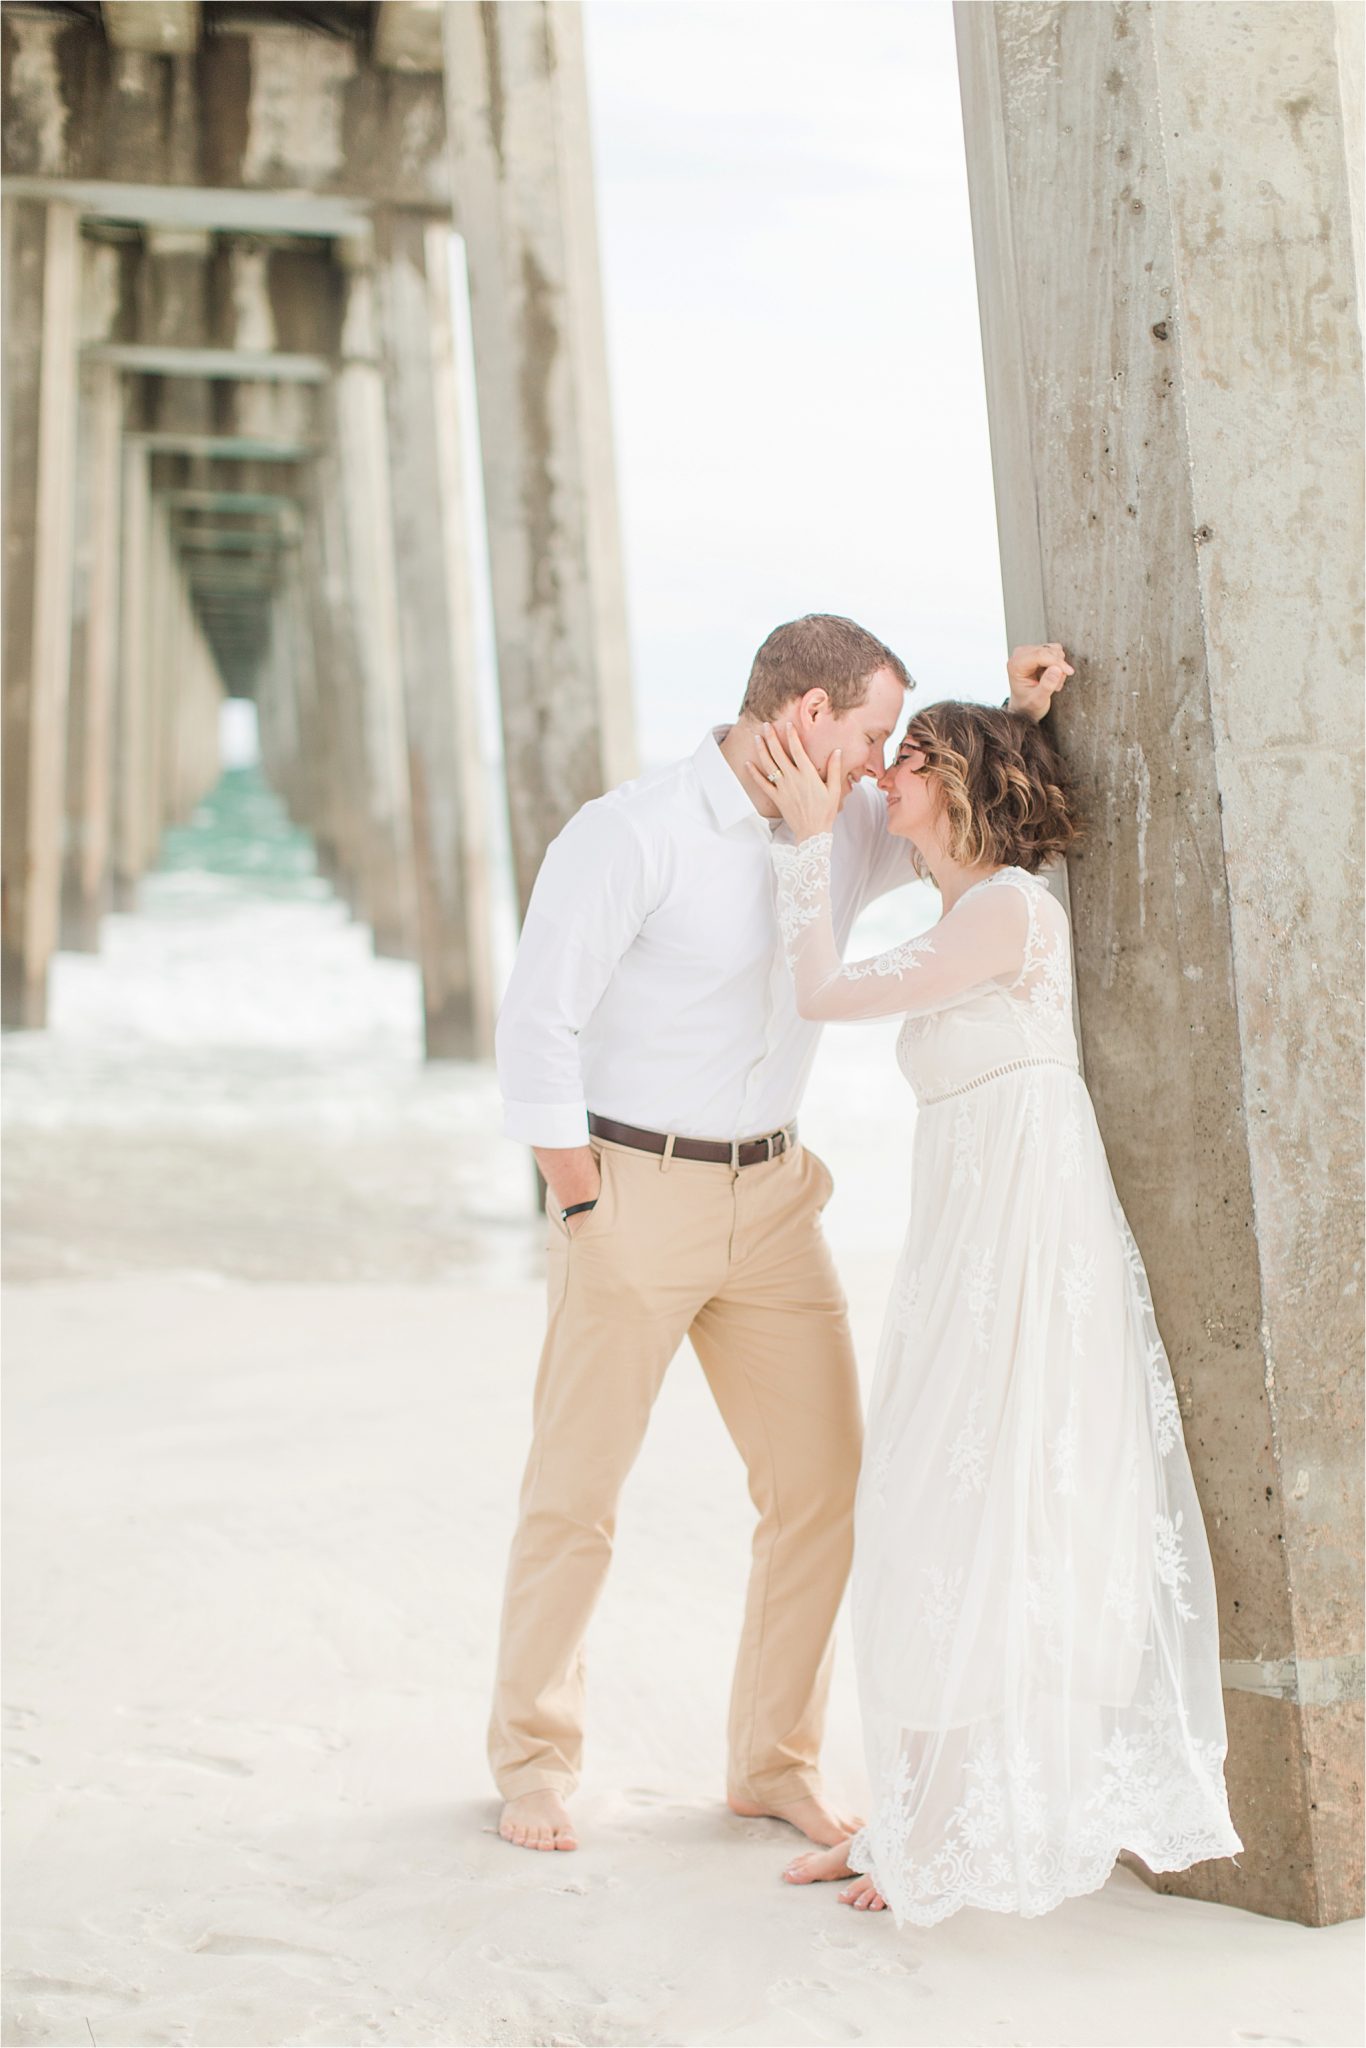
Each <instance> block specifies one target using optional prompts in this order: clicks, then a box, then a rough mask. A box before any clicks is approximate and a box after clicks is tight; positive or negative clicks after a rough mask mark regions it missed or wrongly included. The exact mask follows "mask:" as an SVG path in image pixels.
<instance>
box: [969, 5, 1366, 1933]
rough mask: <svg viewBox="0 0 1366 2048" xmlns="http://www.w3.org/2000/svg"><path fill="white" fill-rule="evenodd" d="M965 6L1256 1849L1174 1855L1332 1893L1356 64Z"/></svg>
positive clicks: (1096, 958)
mask: <svg viewBox="0 0 1366 2048" xmlns="http://www.w3.org/2000/svg"><path fill="white" fill-rule="evenodd" d="M956 18H957V26H958V37H959V57H960V69H961V77H962V86H963V104H964V114H965V126H966V133H967V142H968V162H969V186H970V193H971V201H972V213H973V233H974V240H975V244H976V250H977V265H978V278H979V289H980V297H981V308H982V322H983V343H984V352H985V358H986V366H987V386H988V401H989V407H990V414H991V428H992V449H993V461H994V466H995V471H996V483H997V501H998V514H999V519H1000V527H1001V544H1002V557H1003V565H1004V574H1005V583H1006V597H1007V626H1008V628H1009V630H1010V632H1011V634H1012V636H1014V637H1021V636H1023V637H1026V638H1032V637H1037V636H1038V635H1039V634H1040V633H1041V632H1042V631H1043V630H1045V629H1046V632H1047V634H1048V635H1049V636H1050V637H1055V638H1058V639H1060V640H1062V641H1063V642H1064V643H1065V644H1066V646H1067V647H1068V649H1069V651H1070V652H1072V653H1073V655H1074V658H1076V659H1077V666H1078V673H1077V676H1076V679H1075V681H1074V682H1073V683H1072V684H1071V685H1070V686H1069V688H1068V691H1067V693H1066V696H1065V697H1064V698H1063V699H1062V700H1061V702H1060V704H1059V708H1058V712H1057V713H1056V714H1055V716H1056V717H1057V718H1058V719H1059V721H1060V728H1061V737H1062V739H1063V742H1064V745H1065V748H1066V751H1067V753H1068V755H1069V757H1070V759H1071V761H1072V763H1073V765H1074V767H1075V769H1076V771H1077V773H1078V776H1079V779H1080V781H1081V785H1082V788H1083V792H1084V795H1085V798H1086V802H1087V808H1088V810H1089V812H1090V815H1091V819H1092V821H1093V829H1092V834H1091V839H1090V843H1089V846H1088V847H1087V848H1086V849H1085V850H1084V851H1083V852H1082V853H1081V854H1080V855H1079V856H1078V857H1077V858H1075V859H1074V860H1073V861H1072V862H1071V889H1072V901H1073V905H1074V914H1075V934H1076V956H1077V971H1078V983H1079V992H1080V1002H1081V1019H1082V1031H1083V1041H1084V1047H1085V1054H1086V1069H1087V1077H1088V1081H1089V1084H1090V1087H1091V1089H1092V1092H1093V1094H1094V1096H1095V1100H1096V1107H1097V1110H1098V1112H1099V1115H1100V1120H1101V1124H1102V1126H1103V1129H1104V1132H1105V1137H1106V1142H1107V1146H1108V1148H1109V1152H1110V1158H1111V1163H1112V1165H1113V1168H1114V1174H1115V1180H1116V1182H1117V1185H1118V1188H1119V1192H1120V1195H1121V1198H1122V1199H1123V1201H1124V1204H1125V1207H1126V1209H1127V1210H1128V1213H1129V1216H1130V1219H1131V1221H1132V1223H1133V1226H1134V1230H1135V1233H1136V1235H1137V1237H1138V1240H1139V1243H1140V1245H1141V1246H1142V1248H1143V1250H1144V1253H1145V1255H1146V1257H1147V1260H1148V1265H1149V1271H1150V1274H1151V1277H1152V1281H1153V1290H1154V1295H1155V1299H1156V1305H1157V1312H1158V1321H1159V1323H1160V1325H1161V1327H1162V1330H1163V1332H1164V1335H1165V1337H1166V1340H1167V1344H1168V1347H1169V1349H1170V1351H1171V1355H1172V1364H1173V1369H1174V1372H1175V1376H1176V1382H1177V1388H1178V1392H1179V1395H1180V1399H1181V1406H1182V1414H1183V1418H1184V1421H1185V1428H1186V1438H1187V1442H1188V1444H1189V1447H1190V1450H1191V1456H1192V1462H1193V1464H1194V1467H1195V1473H1196V1480H1197V1483H1198V1485H1199V1488H1200V1493H1201V1499H1202V1502H1203V1505H1204V1509H1205V1514H1206V1519H1207V1523H1208V1527H1209V1532H1210V1541H1211V1547H1212V1549H1213V1553H1214V1561H1215V1572H1216V1578H1217V1581H1218V1587H1219V1601H1220V1620H1221V1627H1222V1638H1223V1652H1224V1657H1225V1660H1226V1661H1225V1665H1224V1679H1225V1701H1226V1706H1227V1711H1228V1720H1229V1733H1230V1754H1229V1783H1230V1791H1231V1795H1232V1801H1233V1810H1234V1817H1235V1820H1236V1821H1237V1823H1238V1825H1239V1828H1240V1831H1241V1833H1242V1835H1243V1837H1244V1839H1245V1841H1246V1842H1247V1845H1248V1846H1247V1852H1246V1854H1245V1855H1244V1856H1243V1857H1242V1858H1241V1859H1240V1860H1239V1864H1238V1866H1237V1867H1235V1866H1234V1865H1233V1864H1231V1863H1214V1864H1206V1865H1203V1866H1200V1867H1197V1868H1196V1869H1195V1870H1193V1871H1191V1872H1189V1873H1186V1874H1183V1875H1181V1876H1178V1877H1162V1878H1159V1879H1157V1880H1156V1882H1157V1883H1158V1885H1159V1887H1160V1888H1161V1889H1163V1890H1169V1891H1180V1892H1183V1893H1187V1894H1193V1895H1195V1896H1199V1897H1206V1898H1214V1899H1219V1900H1222V1901H1227V1902H1229V1903H1233V1904H1237V1905H1241V1906H1245V1907H1249V1908H1251V1909H1253V1910H1255V1911H1259V1912H1265V1913H1271V1914H1275V1915H1278V1916H1281V1917H1285V1918H1290V1919H1298V1920H1304V1921H1310V1922H1325V1921H1332V1920H1337V1919H1341V1918H1345V1917H1349V1916H1351V1915H1355V1914H1358V1913H1360V1912H1361V1910H1362V1890H1361V1842H1362V1836H1361V1787H1362V1751H1361V1713H1362V1708H1361V1671H1362V1663H1361V1632H1360V1631H1361V1583H1360V1572H1361V1484H1362V1461H1361V1442H1360V1423H1361V1403H1360V1355H1361V1326H1360V1311H1359V1297H1358V1295H1357V1293H1356V1287H1355V1283H1354V1282H1352V1281H1351V1280H1349V1278H1348V1276H1349V1275H1350V1274H1351V1273H1352V1271H1353V1268H1354V1264H1355V1261H1356V1259H1357V1256H1358V1253H1359V1248H1360V1239H1359V1228H1358V1225H1359V1209H1358V1203H1359V1196H1360V1166H1361V1145H1360V1133H1359V1129H1358V1127H1357V1116H1358V1111H1359V1108H1360V1104H1361V1099H1362V1087H1361V1064H1360V1050H1359V1048H1360V1030H1359V1021H1358V1018H1357V1016H1356V1013H1355V1012H1356V1005H1355V996H1356V992H1357V991H1359V989H1360V986H1361V973H1360V966H1359V958H1360V935H1361V917H1360V884H1361V874H1362V851H1361V847H1360V843H1359V841H1360V830H1359V826H1360V818H1361V809H1362V801H1361V799H1362V791H1361V738H1362V735H1361V669H1360V659H1361V657H1360V614H1361V569H1362V504H1361V476H1360V461H1359V451H1360V446H1361V435H1362V425H1363V420H1362V386H1361V322H1360V313H1359V310H1358V300H1357V296H1356V292H1355V288H1354V287H1355V280H1356V274H1357V273H1356V265H1355V264H1354V260H1353V241H1352V216H1353V205H1352V181H1353V175H1354V172H1353V156H1354V151H1353V146H1352V138H1351V135H1350V132H1349V130H1350V125H1351V123H1350V122H1349V121H1348V120H1347V119H1345V117H1344V104H1345V101H1346V100H1347V99H1349V98H1350V97H1351V95H1350V94H1349V93H1346V92H1345V91H1344V86H1343V78H1342V72H1341V66H1340V61H1339V50H1338V47H1337V43H1336V39H1335V18H1334V12H1333V10H1332V9H1331V8H1327V7H1315V8H1307V7H1302V6H1295V5H1281V4H1275V0H1272V4H1266V5H1242V4H1236V0H1229V4H1226V5H1222V6H1188V7H1171V6H1165V5H1139V4H1134V5H1109V4H1098V5H1092V6H1087V7H1076V6H1069V5H1065V4H1064V5H1054V4H1048V5H1042V4H1034V5H1018V4H994V5H985V4H979V5H961V6H959V7H958V8H957V10H956ZM1231 136H1237V137H1238V153H1239V156H1240V157H1241V158H1242V160H1244V161H1248V162H1255V164H1256V167H1257V172H1256V177H1255V179H1252V178H1238V179H1235V178H1232V177H1230V176H1229V175H1228V172H1229V166H1230V148H1229V138H1230V137H1231ZM1045 281H1046V282H1045ZM1249 477H1255V478H1256V480H1257V481H1256V488H1255V489H1249V487H1248V478H1249ZM1288 630H1289V631H1291V633H1292V636H1293V650H1294V651H1293V655H1292V656H1291V657H1290V659H1289V660H1287V631H1288ZM1269 1669H1270V1670H1274V1672H1275V1675H1276V1682H1275V1683H1274V1684H1270V1683H1266V1682H1264V1675H1265V1673H1266V1672H1267V1671H1268V1670H1269Z"/></svg>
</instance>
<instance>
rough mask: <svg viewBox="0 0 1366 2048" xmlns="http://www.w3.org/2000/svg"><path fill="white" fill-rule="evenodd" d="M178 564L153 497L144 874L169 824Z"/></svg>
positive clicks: (164, 517)
mask: <svg viewBox="0 0 1366 2048" xmlns="http://www.w3.org/2000/svg"><path fill="white" fill-rule="evenodd" d="M175 582H176V575H175V563H174V561H173V559H172V554H171V540H170V526H169V521H168V518H167V513H166V505H165V501H164V499H163V498H161V497H160V496H159V494H158V493H157V492H155V491H153V493H152V495H151V501H150V507H149V513H148V526H147V642H146V661H147V684H146V689H147V723H146V737H145V742H144V744H145V747H146V754H147V767H146V777H145V781H144V783H143V814H142V872H143V873H144V874H145V873H146V872H147V870H148V869H149V868H153V867H155V866H156V863H157V858H158V855H159V854H160V851H161V835H162V832H163V830H164V828H165V826H166V824H167V822H168V816H169V812H168V805H167V783H168V767H169V764H170V762H171V759H172V755H173V746H174V739H173V735H174V731H175V692H176V681H177V667H176V625H177V619H176V605H175Z"/></svg>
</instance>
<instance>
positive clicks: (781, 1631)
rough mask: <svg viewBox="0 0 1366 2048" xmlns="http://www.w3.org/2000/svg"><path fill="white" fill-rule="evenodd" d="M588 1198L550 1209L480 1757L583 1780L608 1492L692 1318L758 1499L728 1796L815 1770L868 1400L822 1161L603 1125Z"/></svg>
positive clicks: (517, 1769)
mask: <svg viewBox="0 0 1366 2048" xmlns="http://www.w3.org/2000/svg"><path fill="white" fill-rule="evenodd" d="M594 1150H595V1151H596V1152H597V1153H598V1157H599V1164H600V1165H601V1168H602V1194H601V1197H600V1199H599V1201H598V1206H597V1208H596V1209H594V1210H592V1211H591V1212H590V1214H589V1215H588V1216H587V1217H585V1219H584V1221H583V1223H582V1224H581V1225H580V1227H579V1229H578V1230H577V1231H576V1232H575V1233H574V1234H573V1236H572V1237H571V1236H570V1234H569V1232H568V1231H567V1230H566V1228H565V1226H564V1225H563V1224H562V1223H561V1221H560V1219H559V1214H558V1212H557V1211H555V1210H553V1209H552V1213H551V1220H550V1253H549V1274H548V1280H549V1311H550V1314H549V1325H548V1328H547V1330H546V1338H545V1348H544V1350H543V1351H542V1354H541V1365H540V1372H539V1375H538V1378H537V1382H536V1395H535V1409H534V1431H533V1438H532V1445H531V1456H530V1458H529V1460H528V1463H527V1468H526V1477H525V1480H524V1482H523V1487H522V1497H521V1514H520V1520H519V1523H518V1528H517V1534H516V1537H515V1538H514V1541H513V1546H512V1556H511V1560H510V1562H509V1566H508V1578H507V1591H506V1596H505V1600H504V1608H503V1628H502V1640H501V1644H500V1647H499V1655H498V1675H497V1682H496V1687H495V1692H494V1705H493V1720H492V1725H491V1728H490V1731H489V1756H490V1760H491V1762H492V1765H493V1771H494V1776H495V1778H496V1779H497V1782H498V1786H499V1789H500V1791H501V1792H502V1794H503V1797H504V1798H505V1799H507V1798H515V1797H516V1796H517V1795H518V1794H520V1793H524V1792H531V1791H536V1790H540V1789H543V1788H545V1787H551V1788H553V1789H554V1790H556V1791H558V1792H561V1793H567V1792H569V1791H571V1790H572V1789H573V1787H574V1785H575V1784H576V1783H577V1781H578V1777H579V1770H580V1764H581V1758H582V1751H583V1648H582V1645H583V1637H584V1633H585V1630H586V1629H587V1627H588V1622H589V1618H590V1616H591V1615H592V1612H593V1608H594V1606H595V1604H596V1602H597V1599H598V1595H599V1594H600V1592H601V1590H602V1586H603V1582H604V1580H605V1578H606V1575H607V1567H608V1563H609V1562H610V1559H611V1553H612V1535H613V1529H614V1526H615V1521H616V1509H617V1497H618V1495H619V1493H620V1491H621V1487H622V1484H623V1482H624V1480H625V1478H626V1475H627V1473H628V1472H629V1471H630V1469H631V1467H632V1465H633V1464H634V1462H635V1459H636V1455H637V1452H638V1451H639V1449H640V1445H641V1442H642V1439H643V1438H644V1435H645V1427H646V1424H647V1422H648V1421H649V1417H650V1410H651V1407H652V1406H653V1404H654V1400H655V1396H656V1394H657V1393H658V1391H659V1388H660V1384H661V1382H662V1380H663V1377H664V1372H665V1369H666V1367H667V1366H668V1364H669V1361H670V1359H671V1358H672V1357H673V1356H674V1353H675V1352H676V1351H677V1349H678V1347H679V1345H680V1344H681V1343H682V1341H683V1339H684V1337H688V1336H690V1337H691V1338H692V1342H693V1347H694V1349H695V1350H696V1352H697V1356H698V1358H699V1360H700V1361H701V1364H702V1369H703V1371H704V1372H705V1374H706V1376H707V1380H708V1383H709V1385H710V1387H711V1390H712V1393H713V1395H714V1396H715V1399H716V1404H717V1407H718V1408H719V1409H720V1411H721V1415H722V1418H723V1420H724V1422H725V1424H726V1427H727V1429H728V1430H729V1431H730V1434H731V1436H732V1438H733V1439H734V1441H735V1444H736V1446H737V1448H738V1450H739V1452H740V1455H741V1457H742V1458H743V1459H744V1461H745V1465H746V1467H747V1469H748V1473H749V1490H750V1495H751V1498H752V1499H753V1501H754V1504H755V1507H756V1508H757V1509H758V1511H759V1523H758V1527H757V1529H756V1531H755V1536H754V1551H753V1567H752V1571H751V1575H750V1582H749V1594H748V1600H747V1604H746V1609H745V1621H744V1628H743V1632H742V1635H741V1639H740V1654H739V1661H738V1663H737V1665H736V1671H735V1684H734V1689H733V1692H732V1696H731V1709H730V1730H729V1747H730V1768H729V1786H728V1789H729V1791H730V1792H731V1794H732V1795H734V1796H738V1797H748V1798H751V1799H754V1800H763V1801H769V1802H771V1801H774V1800H778V1799H792V1798H794V1797H796V1796H799V1795H800V1794H801V1793H803V1792H805V1791H808V1790H810V1789H811V1787H812V1785H813V1784H814V1782H815V1778H816V1770H817V1756H818V1752H819V1748H820V1740H821V1730H822V1724H823V1721H824V1715H825V1701H826V1694H827V1691H828V1688H829V1677H830V1658H831V1637H832V1631H833V1628H834V1622H835V1614H836V1611H837V1609H838V1607H839V1603H840V1598H841V1595H842V1593H843V1590H844V1584H845V1580H846V1578H847V1576H848V1571H849V1561H850V1553H851V1548H852V1540H853V1537H852V1528H853V1503H854V1488H855V1484H856V1481H857V1478H858V1466H859V1453H860V1443H861V1417H860V1405H859V1396H858V1383H857V1378H856V1374H855V1368H854V1356H853V1347H852V1344H851V1342H850V1337H849V1324H848V1317H847V1314H846V1310H845V1304H844V1296H843V1293H842V1292H841V1289H840V1284H839V1281H838V1279H837V1277H836V1274H835V1270H834V1266H833V1263H832V1261H831V1258H830V1253H829V1249H828V1247H827V1245H826V1243H825V1239H824V1237H823V1236H822V1234H821V1228H820V1211H821V1209H822V1208H823V1206H824V1204H825V1202H826V1200H827V1199H828V1197H829V1194H830V1187H831V1182H830V1175H829V1173H828V1172H827V1170H826V1168H825V1166H824V1165H823V1164H822V1162H821V1161H820V1160H819V1159H817V1158H816V1157H815V1155H814V1154H813V1153H811V1152H808V1151H806V1150H804V1149H803V1148H802V1147H800V1146H798V1147H796V1148H794V1150H793V1151H791V1152H788V1153H784V1154H781V1155H780V1156H779V1157H778V1158H777V1159H773V1160H768V1161H766V1162H764V1163H762V1164H760V1165H757V1166H747V1167H742V1168H740V1169H739V1170H738V1172H737V1171H733V1170H732V1169H731V1168H730V1167H729V1166H713V1165H708V1164H702V1163H699V1162H696V1161H692V1160H682V1159H674V1160H670V1161H668V1162H663V1161H661V1160H660V1159H659V1158H657V1157H655V1156H654V1155H652V1154H650V1153H645V1152H635V1151H631V1150H629V1149H628V1148H627V1147H625V1146H621V1145H609V1144H599V1143H598V1142H597V1141H594Z"/></svg>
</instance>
